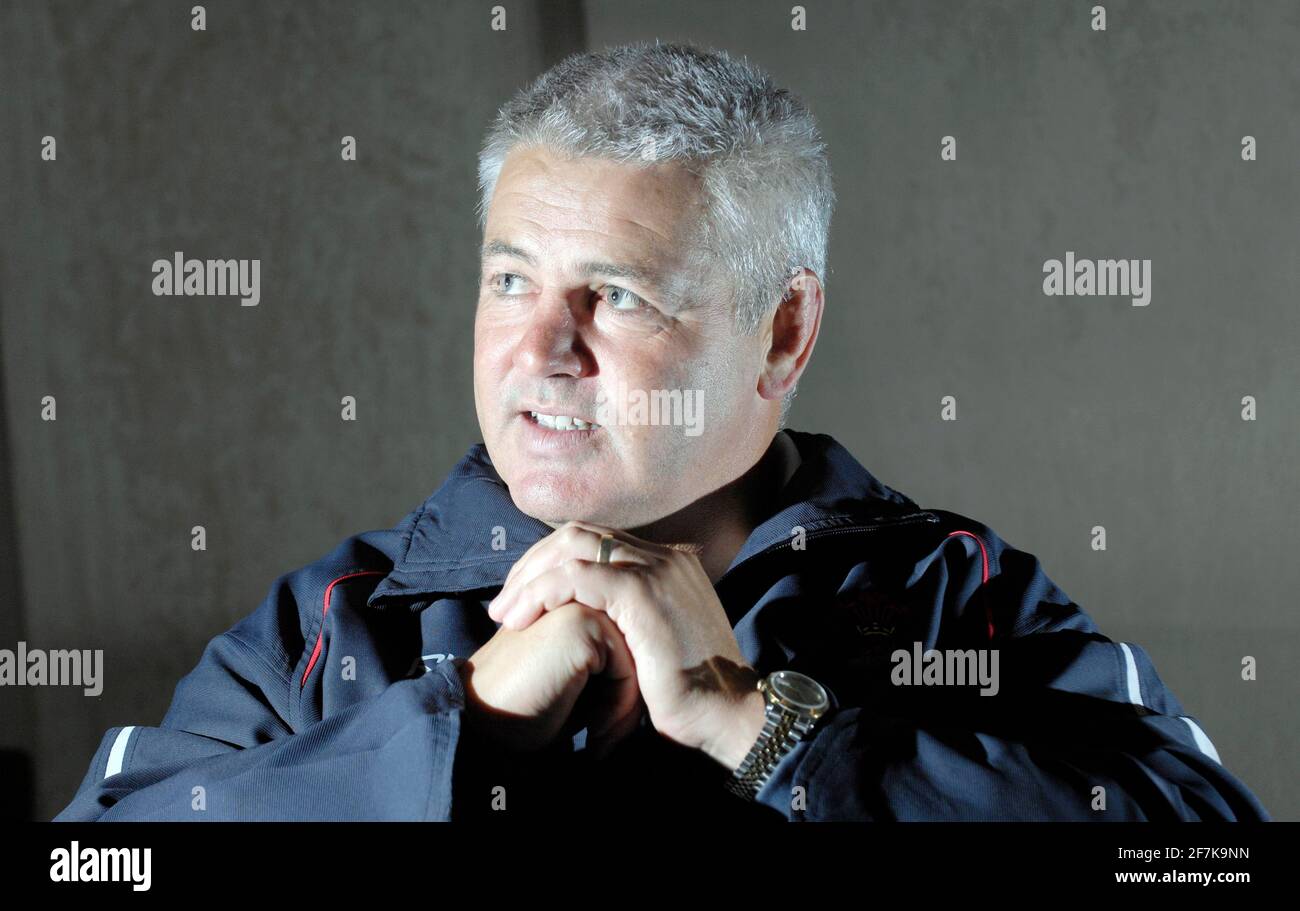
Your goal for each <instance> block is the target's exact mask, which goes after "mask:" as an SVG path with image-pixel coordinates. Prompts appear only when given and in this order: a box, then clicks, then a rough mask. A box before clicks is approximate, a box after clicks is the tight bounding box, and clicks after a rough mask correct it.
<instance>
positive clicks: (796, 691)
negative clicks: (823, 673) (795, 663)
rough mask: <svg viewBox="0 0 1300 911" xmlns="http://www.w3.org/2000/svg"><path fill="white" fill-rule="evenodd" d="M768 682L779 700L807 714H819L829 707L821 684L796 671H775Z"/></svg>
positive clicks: (828, 701)
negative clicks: (804, 710)
mask: <svg viewBox="0 0 1300 911" xmlns="http://www.w3.org/2000/svg"><path fill="white" fill-rule="evenodd" d="M768 682H769V684H770V685H771V687H772V690H773V691H774V692H775V693H776V695H777V696H779V697H780V698H781V699H783V700H785V701H786V702H789V703H791V704H793V705H796V706H798V707H800V708H801V709H806V710H807V711H809V712H819V711H822V710H824V709H825V708H826V707H827V706H829V705H830V700H829V699H828V698H827V697H826V691H825V690H824V689H822V686H821V684H820V683H818V682H817V681H816V680H814V679H812V678H811V677H808V676H805V675H804V674H801V673H799V672H798V671H777V672H776V673H775V674H773V675H772V676H771V677H770V678H769V681H768Z"/></svg>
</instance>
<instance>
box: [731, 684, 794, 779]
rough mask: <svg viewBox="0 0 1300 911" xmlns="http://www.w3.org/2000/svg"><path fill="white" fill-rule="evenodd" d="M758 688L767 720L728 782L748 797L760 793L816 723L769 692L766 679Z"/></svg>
mask: <svg viewBox="0 0 1300 911" xmlns="http://www.w3.org/2000/svg"><path fill="white" fill-rule="evenodd" d="M758 688H759V689H760V690H762V692H763V696H764V698H766V700H767V704H766V706H765V708H766V710H767V720H766V721H765V722H764V724H763V730H762V731H760V732H759V735H758V739H757V740H756V741H755V742H754V745H753V746H752V747H750V750H749V754H748V755H747V756H746V757H745V761H744V762H742V763H741V764H740V768H738V769H736V770H735V772H733V773H732V775H731V777H730V778H728V779H727V782H726V787H727V790H728V791H730V792H731V793H733V794H735V795H737V796H738V797H743V798H745V799H746V800H753V799H754V798H755V797H756V796H757V794H758V792H759V791H761V790H762V789H763V785H764V784H765V783H766V782H767V779H768V778H769V777H770V776H771V774H772V770H773V769H775V768H776V766H777V764H778V763H779V762H780V761H781V759H782V758H783V757H784V756H785V755H786V754H787V753H789V752H790V751H791V750H792V749H794V747H795V744H797V743H798V742H799V741H800V740H802V739H803V738H804V736H805V735H807V733H808V732H809V731H810V730H811V729H812V727H813V725H814V723H815V719H812V718H809V717H807V716H803V715H800V714H799V713H798V712H792V711H790V710H789V709H787V708H786V707H785V706H783V705H781V704H780V703H779V702H776V701H775V700H774V699H773V698H772V696H771V695H770V694H769V692H768V689H767V681H766V680H761V681H759V684H758Z"/></svg>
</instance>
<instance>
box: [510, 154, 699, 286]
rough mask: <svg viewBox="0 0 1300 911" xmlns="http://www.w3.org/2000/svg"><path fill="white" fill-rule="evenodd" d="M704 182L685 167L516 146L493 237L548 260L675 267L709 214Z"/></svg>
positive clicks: (682, 258) (659, 267)
mask: <svg viewBox="0 0 1300 911" xmlns="http://www.w3.org/2000/svg"><path fill="white" fill-rule="evenodd" d="M700 184H701V180H700V177H699V176H698V175H697V174H695V173H693V172H692V171H690V170H689V169H687V168H686V167H685V166H684V165H682V164H681V163H679V162H664V163H655V164H650V165H645V166H638V165H630V164H621V163H619V162H614V161H607V160H603V159H597V158H587V157H582V158H571V157H566V156H563V155H561V154H560V153H557V152H555V151H554V150H550V149H544V148H539V147H534V148H528V149H517V150H515V151H512V152H511V153H510V154H509V155H508V156H507V157H506V160H505V163H504V164H503V165H502V168H501V173H500V175H499V177H498V178H497V183H496V187H495V190H494V191H493V195H492V200H491V203H490V205H489V207H488V216H487V228H486V237H487V239H488V240H489V241H492V240H495V241H504V242H505V243H508V244H511V245H513V246H515V247H519V248H523V249H525V250H527V251H529V252H530V253H533V254H535V255H537V256H540V257H542V258H551V257H555V256H569V255H572V256H573V258H574V259H575V260H576V259H578V258H580V257H581V258H589V257H586V256H585V254H594V253H599V254H601V258H618V259H626V260H633V261H635V263H636V264H638V265H641V266H644V267H647V268H654V269H671V268H672V267H673V266H675V265H679V264H680V263H681V262H683V261H684V257H685V254H686V252H687V250H686V248H687V246H688V245H689V243H690V241H691V238H692V237H693V236H694V233H695V228H696V226H697V224H698V221H699V218H700V216H701V215H702V213H703V201H702V194H701V192H700Z"/></svg>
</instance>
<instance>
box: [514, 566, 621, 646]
mask: <svg viewBox="0 0 1300 911" xmlns="http://www.w3.org/2000/svg"><path fill="white" fill-rule="evenodd" d="M626 574H627V570H626V569H624V568H618V567H614V566H611V565H609V564H607V563H593V562H591V561H590V560H576V559H575V560H566V561H565V562H564V563H562V564H560V565H559V566H557V567H554V568H553V569H548V570H546V571H545V572H542V573H539V574H538V575H537V576H536V577H535V578H534V579H533V580H532V581H531V582H529V583H528V584H527V585H521V586H520V587H519V589H518V590H517V591H516V593H515V595H514V598H513V599H512V601H511V603H510V605H509V606H508V607H507V609H506V613H505V616H504V617H503V618H502V620H501V624H502V625H503V626H505V627H508V628H510V629H525V628H526V627H527V626H528V625H529V624H530V623H532V622H533V621H534V620H536V619H537V618H538V617H540V616H541V615H542V613H543V612H545V611H552V610H555V609H556V608H557V607H562V606H563V605H565V604H568V603H569V602H570V601H577V602H578V603H579V604H585V605H586V606H587V607H590V608H592V609H594V610H598V611H607V610H608V608H609V607H610V604H611V602H612V601H613V599H614V598H615V597H616V596H617V593H618V592H619V591H620V590H622V589H623V588H624V587H625V586H626V584H627V575H626Z"/></svg>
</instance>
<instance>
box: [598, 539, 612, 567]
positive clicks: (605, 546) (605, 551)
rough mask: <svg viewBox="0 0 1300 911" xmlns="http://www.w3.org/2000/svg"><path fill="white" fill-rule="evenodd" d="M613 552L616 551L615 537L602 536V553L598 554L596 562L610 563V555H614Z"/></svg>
mask: <svg viewBox="0 0 1300 911" xmlns="http://www.w3.org/2000/svg"><path fill="white" fill-rule="evenodd" d="M613 551H614V536H613V535H601V536H600V552H599V553H597V554H596V562H597V563H608V562H609V555H610V554H611V553H613Z"/></svg>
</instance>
